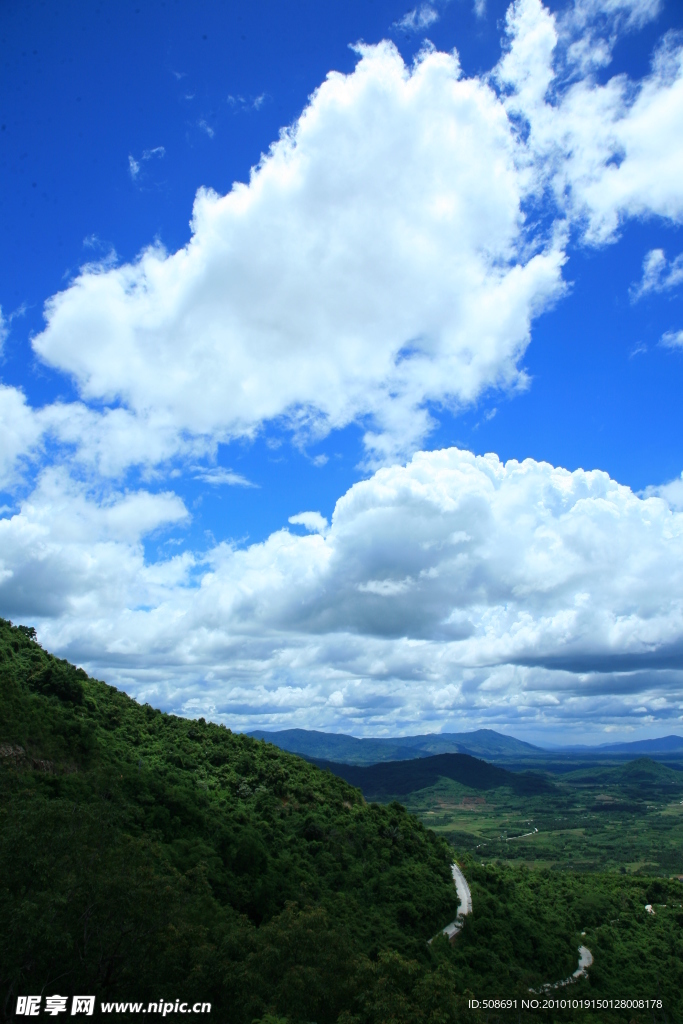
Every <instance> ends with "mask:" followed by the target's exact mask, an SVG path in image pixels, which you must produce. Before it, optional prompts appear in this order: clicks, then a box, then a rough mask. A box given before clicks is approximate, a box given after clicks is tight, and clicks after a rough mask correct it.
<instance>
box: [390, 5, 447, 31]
mask: <svg viewBox="0 0 683 1024" xmlns="http://www.w3.org/2000/svg"><path fill="white" fill-rule="evenodd" d="M438 20H439V12H438V11H437V10H436V9H435V8H434V7H432V5H431V4H427V3H423V4H420V6H419V7H414V8H413V9H412V11H407V12H406V14H404V15H403V17H402V18H399V20H398V21H395V22H394V25H393V27H394V28H396V29H400V30H401V31H403V32H422V31H423V30H424V29H426V28H429V26H430V25H433V24H434V22H436V21H438Z"/></svg>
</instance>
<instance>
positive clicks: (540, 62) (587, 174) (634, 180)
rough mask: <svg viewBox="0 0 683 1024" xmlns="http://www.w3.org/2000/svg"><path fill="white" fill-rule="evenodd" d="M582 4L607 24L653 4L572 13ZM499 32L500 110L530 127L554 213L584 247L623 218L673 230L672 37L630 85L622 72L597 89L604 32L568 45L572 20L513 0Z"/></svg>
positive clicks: (682, 75) (677, 50) (535, 0)
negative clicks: (580, 233)
mask: <svg viewBox="0 0 683 1024" xmlns="http://www.w3.org/2000/svg"><path fill="white" fill-rule="evenodd" d="M582 7H584V8H587V9H588V10H589V11H591V12H593V13H595V10H599V11H601V12H602V13H603V14H605V15H606V16H610V17H612V19H613V18H614V15H618V14H619V13H623V12H627V13H628V18H627V23H630V24H631V25H632V26H634V25H636V24H638V23H639V21H642V20H643V19H645V18H646V15H647V17H649V16H650V15H653V14H654V13H655V12H656V5H652V4H637V3H631V4H628V3H614V4H609V3H601V4H599V5H598V4H587V5H578V6H577V8H576V10H579V9H581V8H582ZM648 12H649V13H648ZM617 22H618V18H617ZM612 24H613V25H616V23H615V22H614V20H613V22H612ZM507 27H508V36H509V41H510V48H509V52H508V53H507V54H506V55H505V56H504V58H503V59H502V61H501V63H500V65H499V67H498V69H497V71H496V77H497V79H498V81H499V82H500V83H501V84H502V85H503V86H504V87H505V88H507V89H509V90H510V95H509V97H508V100H507V108H508V110H509V111H510V112H511V113H512V114H516V115H517V116H521V117H522V118H523V119H524V120H525V121H526V123H527V124H528V126H529V129H530V133H529V139H528V151H529V160H530V162H531V165H532V166H533V167H534V170H535V173H536V174H537V176H538V179H537V180H538V184H539V187H540V185H541V183H542V182H543V181H545V182H547V184H549V185H551V186H552V188H553V189H554V192H555V195H556V198H557V201H558V204H559V206H560V207H561V208H564V209H565V211H566V213H567V214H568V215H569V216H570V217H572V218H573V219H574V220H577V221H578V222H579V223H581V222H583V226H584V237H585V240H586V241H588V242H589V243H591V244H604V243H605V242H608V241H612V240H614V238H615V237H616V234H617V232H618V229H619V226H620V224H621V223H622V222H623V221H624V220H625V219H626V218H629V217H647V216H653V215H656V216H660V217H664V218H667V219H669V220H670V221H673V222H674V223H680V222H681V220H682V219H683V184H682V183H683V47H682V46H681V43H680V39H678V38H677V37H671V36H670V37H665V39H664V41H663V43H662V46H661V47H660V49H659V51H658V53H657V54H656V55H655V58H654V61H653V66H652V71H651V74H650V75H648V76H646V77H645V78H644V79H643V80H642V81H641V82H639V83H638V84H637V85H636V84H635V83H633V82H631V81H630V80H629V79H628V78H627V77H626V76H625V75H618V76H615V77H613V78H611V79H609V80H608V81H607V82H606V83H605V84H604V85H600V84H599V83H598V82H597V81H596V80H595V78H594V77H593V75H592V73H591V69H592V68H593V67H594V66H600V65H604V64H606V63H609V60H610V50H611V41H610V39H609V38H606V37H605V35H604V32H603V34H602V35H598V36H596V35H594V34H592V33H590V32H588V33H586V34H584V36H583V37H581V36H579V37H578V38H576V37H575V32H576V27H577V22H576V21H575V20H574V21H573V20H572V19H571V18H569V19H567V18H565V19H564V20H563V21H561V22H560V24H559V26H558V22H557V19H556V18H555V17H554V16H553V15H551V14H550V13H549V12H548V11H547V10H546V9H545V8H544V7H543V6H542V4H541V3H540V0H516V3H514V4H513V5H511V7H510V8H509V10H508V15H507ZM612 41H613V40H612ZM577 47H578V48H577ZM563 69H564V72H563ZM562 73H564V75H565V78H566V81H567V82H568V83H569V84H566V83H565V82H564V81H563V78H562ZM577 76H578V80H577Z"/></svg>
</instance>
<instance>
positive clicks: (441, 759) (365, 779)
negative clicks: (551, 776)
mask: <svg viewBox="0 0 683 1024" xmlns="http://www.w3.org/2000/svg"><path fill="white" fill-rule="evenodd" d="M311 760H312V761H313V762H314V763H315V764H317V765H318V767H320V768H325V769H326V770H327V771H330V772H332V773H333V774H335V775H338V776H339V777H340V778H342V779H346V781H347V782H349V783H351V785H352V786H357V787H358V789H360V790H361V791H362V792H363V794H364V795H365V796H366V797H367V799H368V800H387V799H391V798H392V797H405V796H408V795H409V794H410V793H416V792H418V791H419V790H422V789H426V788H427V787H428V786H433V785H435V783H437V782H438V781H439V780H440V779H451V780H452V781H453V782H458V783H460V784H461V785H463V786H467V787H469V788H470V789H472V790H476V791H483V790H489V789H497V788H499V787H508V788H510V789H511V790H512V791H513V792H514V793H517V794H526V795H536V794H540V793H549V792H551V791H552V790H553V788H554V787H553V784H552V783H551V782H550V781H549V780H548V779H547V778H545V776H543V775H541V774H538V773H536V772H519V773H515V772H509V771H506V769H504V768H498V767H496V765H493V764H488V763H487V762H486V761H482V760H480V759H479V758H477V757H471V756H470V755H469V754H436V755H435V756H434V757H421V758H419V759H413V760H409V761H387V762H384V763H381V764H373V765H368V766H367V767H364V766H361V765H347V764H335V763H333V762H331V761H322V760H318V759H317V758H315V759H314V758H311Z"/></svg>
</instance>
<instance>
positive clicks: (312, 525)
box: [288, 512, 329, 534]
mask: <svg viewBox="0 0 683 1024" xmlns="http://www.w3.org/2000/svg"><path fill="white" fill-rule="evenodd" d="M288 521H289V522H290V523H291V524H292V526H303V527H305V529H307V530H308V531H309V533H322V534H325V533H327V528H328V525H329V524H328V522H327V519H325V516H323V515H321V514H320V512H298V513H297V514H296V515H295V516H290V517H289V520H288Z"/></svg>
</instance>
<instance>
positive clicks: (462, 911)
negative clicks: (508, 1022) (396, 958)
mask: <svg viewBox="0 0 683 1024" xmlns="http://www.w3.org/2000/svg"><path fill="white" fill-rule="evenodd" d="M534 831H535V832H537V831H538V829H535V830H534ZM527 834H528V835H533V833H532V832H529V833H527ZM512 838H513V839H521V838H523V837H522V836H513V837H512ZM451 874H452V875H453V881H454V883H455V888H456V892H457V893H458V902H459V904H460V906H459V907H458V913H457V916H456V918H455V921H451V923H450V924H447V925H446V927H445V928H442V929H441V931H440V932H439V933H437V934H439V935H447V936H448V940H449V942H453V941H454V939H455V938H456V936H457V935H458V932H460V931H461V930H462V926H463V924H464V923H465V918H466V917H467V915H468V914H471V913H472V893H471V892H470V887H469V885H468V884H467V879H466V878H465V876H464V875H463V873H462V871H461V870H460V868H459V867H458V865H457V864H451ZM435 938H436V935H435V936H433V938H431V939H430V940H429V943H430V944H431V943H432V942H433V941H434V939H435ZM592 963H593V954H592V953H591V951H590V949H588V947H587V946H579V966H578V967H577V968H576V970H575V971H574V973H573V974H572V975H570V977H569V978H565V979H564V980H563V981H555V982H550V981H549V982H548V983H547V984H546V985H543V986H542V987H541V988H540V989H529V991H530V992H536V991H538V992H549V991H550V990H551V989H554V988H563V987H564V986H565V985H571V984H572V982H574V981H578V979H579V978H585V977H586V975H587V973H588V968H589V967H590V965H591V964H592Z"/></svg>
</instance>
